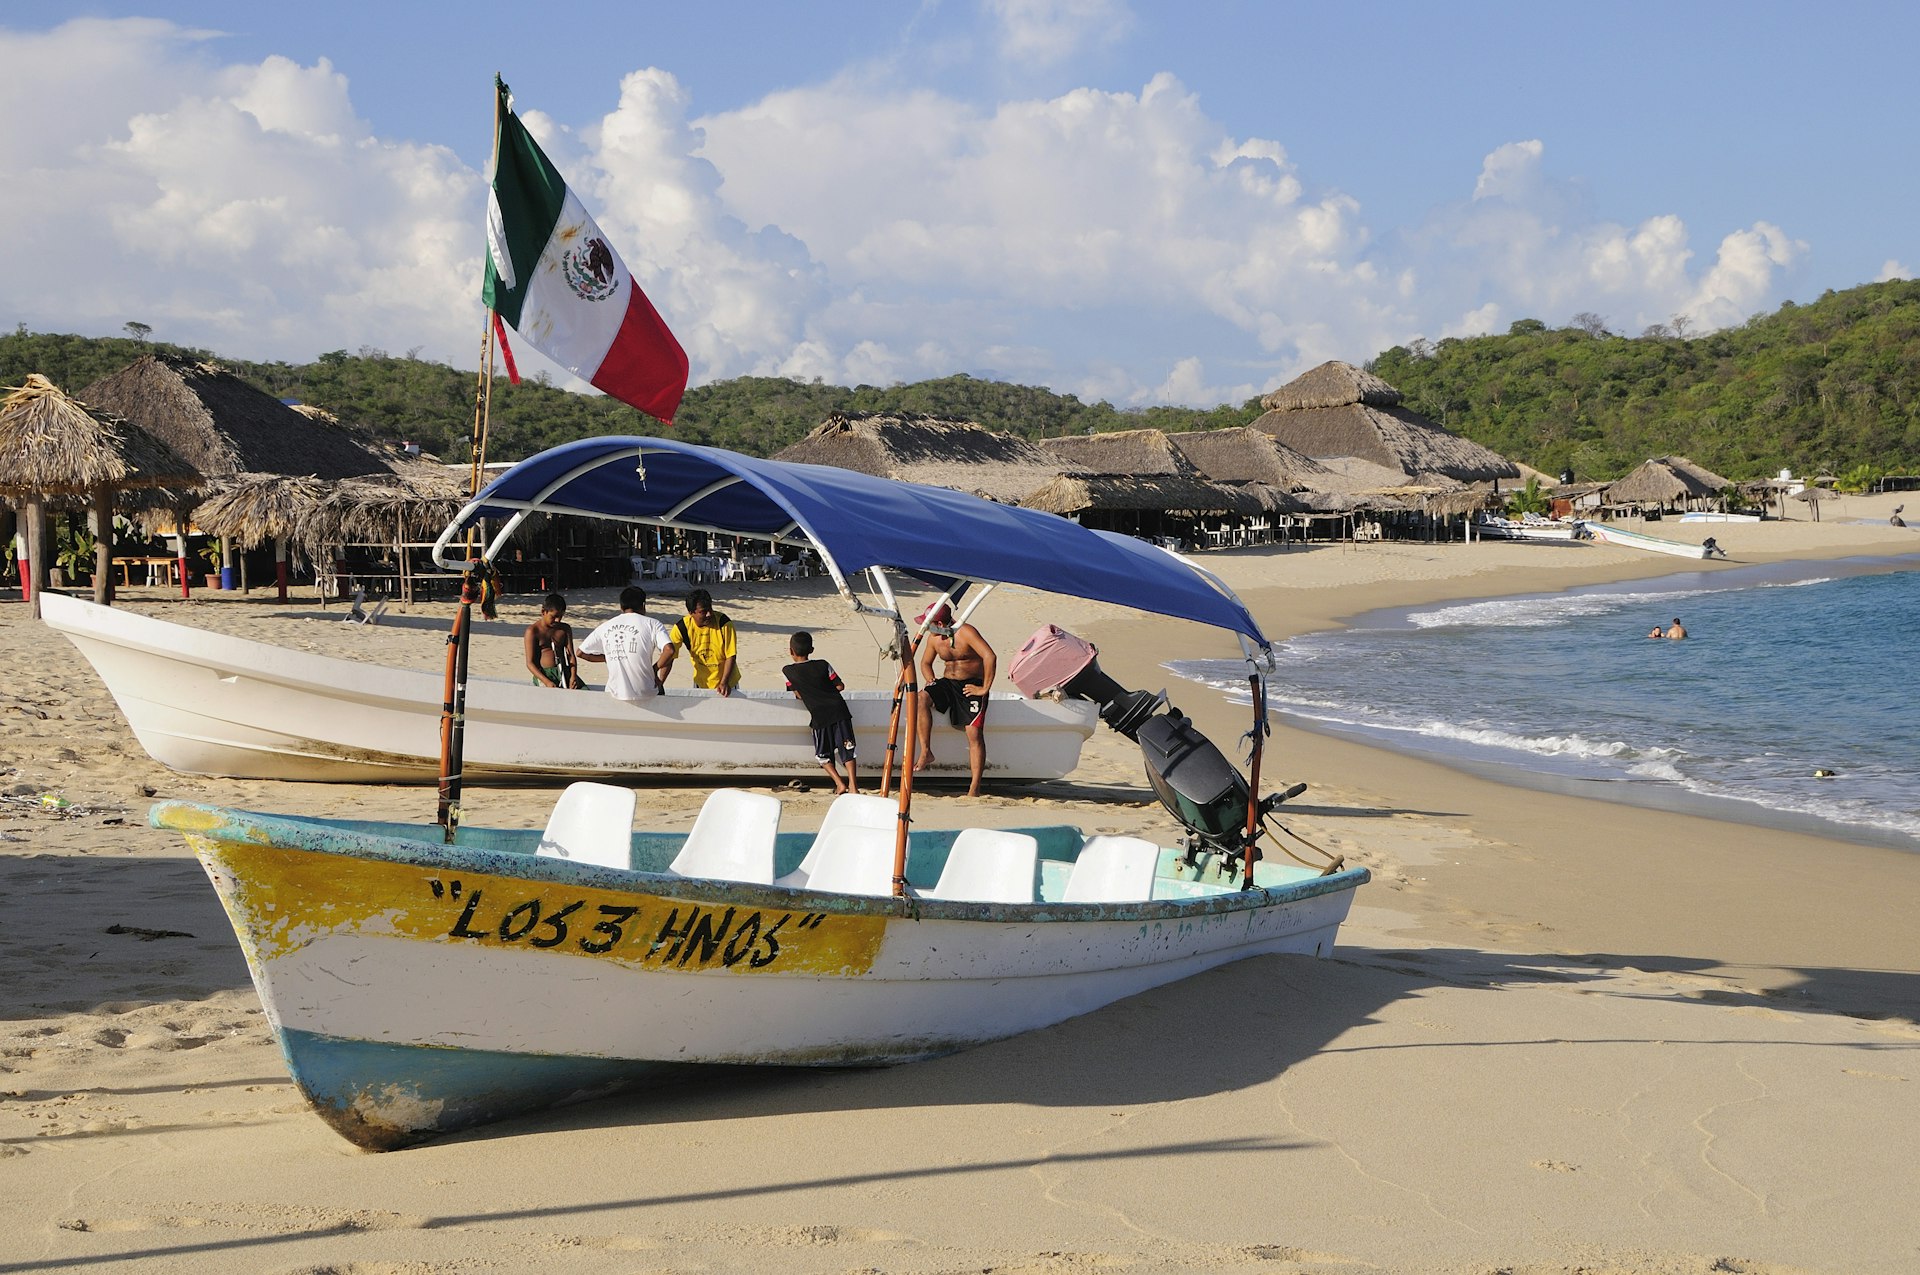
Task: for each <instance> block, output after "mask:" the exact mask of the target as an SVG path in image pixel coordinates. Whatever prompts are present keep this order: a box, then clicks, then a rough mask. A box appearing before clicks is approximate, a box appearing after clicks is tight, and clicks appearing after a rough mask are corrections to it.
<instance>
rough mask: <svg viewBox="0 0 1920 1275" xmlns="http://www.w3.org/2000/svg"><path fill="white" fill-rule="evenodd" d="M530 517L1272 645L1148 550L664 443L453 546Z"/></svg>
mask: <svg viewBox="0 0 1920 1275" xmlns="http://www.w3.org/2000/svg"><path fill="white" fill-rule="evenodd" d="M529 510H541V511H544V512H548V513H558V514H580V515H585V516H589V517H602V518H618V519H631V520H636V521H644V522H657V523H663V524H667V525H670V526H678V527H689V528H693V529H697V530H707V531H718V532H725V533H730V534H735V535H743V536H753V537H756V538H760V537H764V538H767V539H779V540H788V541H795V542H798V541H810V542H811V543H812V544H813V546H814V547H815V548H816V549H817V550H818V551H819V552H820V553H821V555H822V556H823V557H824V558H826V559H828V560H830V561H831V562H832V563H833V564H834V566H835V567H836V568H837V570H838V572H839V574H840V575H841V576H842V578H843V579H844V578H845V577H847V576H851V575H853V574H855V573H857V572H860V571H863V570H865V569H866V568H868V567H892V568H895V569H897V570H901V571H906V572H909V573H911V574H914V575H917V576H921V577H922V578H925V579H932V580H938V581H947V580H977V581H994V582H999V583H1004V584H1023V585H1028V586H1030V587H1032V588H1035V589H1040V590H1044V591H1046V592H1049V593H1063V594H1068V595H1070V596H1073V597H1080V598H1092V599H1094V600H1096V601H1100V602H1113V603H1117V604H1119V605H1121V606H1127V607H1132V608H1134V609H1136V610H1141V611H1153V612H1157V613H1159V614H1161V615H1172V616H1180V617H1182V618H1185V619H1190V620H1198V621H1200V622H1202V623H1205V624H1211V625H1214V626H1216V627H1218V628H1223V629H1229V630H1232V631H1233V632H1236V633H1240V634H1244V635H1245V636H1246V637H1248V638H1250V639H1252V641H1253V642H1255V643H1256V644H1257V645H1258V646H1260V647H1262V648H1264V647H1266V645H1267V640H1266V637H1265V636H1264V635H1263V634H1262V633H1261V632H1260V626H1259V625H1258V624H1256V623H1255V622H1254V619H1253V616H1252V615H1250V614H1249V613H1248V611H1247V609H1246V606H1245V605H1244V604H1243V603H1241V601H1240V599H1239V598H1237V597H1235V596H1234V595H1233V593H1232V591H1231V590H1229V589H1227V588H1226V586H1225V585H1223V584H1220V583H1218V582H1217V581H1214V580H1213V579H1212V577H1210V576H1208V575H1206V574H1204V573H1203V572H1201V571H1199V570H1198V569H1197V568H1195V567H1193V566H1192V565H1190V564H1188V563H1186V562H1183V561H1182V560H1180V559H1179V558H1177V557H1175V556H1173V555H1172V554H1170V553H1167V552H1166V551H1164V550H1161V549H1158V548H1155V547H1154V546H1153V545H1150V544H1147V543H1145V542H1144V541H1140V540H1136V539H1134V538H1133V537H1131V536H1121V535H1115V534H1112V533H1110V532H1104V531H1091V530H1089V529H1087V528H1085V527H1082V526H1080V525H1078V524H1077V523H1072V522H1068V521H1067V520H1066V519H1064V518H1059V517H1056V516H1054V515H1052V514H1044V513H1039V512H1036V511H1035V510H1031V509H1020V508H1016V507H1013V506H1010V505H997V504H994V503H993V502H992V501H989V500H982V499H980V498H979V497H977V496H969V495H966V494H964V493H962V492H957V491H950V490H948V489H946V488H944V487H923V486H920V485H918V484H916V483H902V482H894V481H892V480H891V479H886V478H875V477H873V476H871V475H869V474H862V473H857V472H855V471H853V470H850V469H837V468H834V467H832V466H827V465H797V464H792V463H789V462H785V461H773V460H760V459H757V458H755V457H752V456H743V455H741V454H739V453H738V452H730V451H724V450H722V449H720V448H717V447H700V446H696V445H694V444H692V443H680V442H674V441H671V440H669V439H662V438H635V437H612V438H587V439H581V440H579V441H578V442H572V443H565V444H562V445H561V446H559V447H554V448H551V449H549V450H547V451H544V452H541V453H540V454H539V455H537V456H533V457H530V458H528V459H526V460H523V461H521V462H520V463H519V464H517V465H515V466H513V467H512V468H511V469H508V470H507V471H505V472H504V473H502V474H501V475H500V476H499V477H498V478H495V479H494V480H493V481H492V482H491V483H488V484H487V486H486V489H485V490H484V491H482V492H481V493H480V494H479V495H478V496H476V497H475V498H474V499H473V501H471V502H470V503H469V504H468V505H467V507H466V508H465V509H463V510H461V512H460V514H459V516H458V517H457V518H456V519H455V520H454V522H453V523H452V524H451V525H450V526H449V527H448V528H447V530H446V531H445V532H443V533H442V534H441V538H440V540H441V544H442V545H446V544H448V543H450V542H451V541H452V540H453V538H454V537H456V536H457V535H458V534H459V533H460V532H462V531H464V530H465V529H466V528H467V527H468V526H470V525H472V523H473V522H474V521H475V520H476V519H480V518H488V519H496V520H497V519H503V518H509V517H512V516H513V515H514V514H516V513H520V512H523V511H529Z"/></svg>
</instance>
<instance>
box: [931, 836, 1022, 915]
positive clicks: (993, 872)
mask: <svg viewBox="0 0 1920 1275" xmlns="http://www.w3.org/2000/svg"><path fill="white" fill-rule="evenodd" d="M1039 866H1040V843H1039V842H1038V841H1036V840H1034V839H1033V838H1032V837H1030V836H1028V835H1027V834H1026V833H1024V832H1002V831H1000V830H999V829H996V828H965V829H962V830H961V833H960V835H959V836H957V837H955V838H954V839H953V848H952V849H951V850H949V851H947V865H946V867H944V868H942V869H941V870H940V883H939V884H938V885H936V886H934V887H933V889H931V890H927V891H923V894H924V895H925V897H927V898H929V899H948V900H965V901H967V902H970V903H1031V902H1033V878H1034V873H1035V872H1036V871H1037V870H1038V868H1039Z"/></svg>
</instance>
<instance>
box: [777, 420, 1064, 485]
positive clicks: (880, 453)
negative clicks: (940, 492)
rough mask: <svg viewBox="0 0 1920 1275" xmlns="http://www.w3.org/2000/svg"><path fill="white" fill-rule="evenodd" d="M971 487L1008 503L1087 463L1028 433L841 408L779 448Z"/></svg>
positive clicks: (877, 472) (796, 456)
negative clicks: (1065, 457)
mask: <svg viewBox="0 0 1920 1275" xmlns="http://www.w3.org/2000/svg"><path fill="white" fill-rule="evenodd" d="M773 459H775V460H784V461H796V462H799V463H801V464H807V465H834V466H837V467H839V468H841V469H852V470H857V471H859V472H860V473H863V474H872V475H874V476H875V477H878V478H892V479H896V480H898V481H900V482H909V483H924V484H927V485H928V486H933V487H951V488H953V489H955V490H957V491H965V492H972V493H974V494H976V495H981V496H986V497H987V498H989V499H992V500H998V501H1001V502H1003V503H1007V504H1017V503H1019V501H1020V499H1021V498H1022V497H1023V496H1025V495H1027V493H1029V492H1032V491H1034V490H1036V489H1038V488H1040V487H1042V486H1044V485H1046V484H1047V483H1049V482H1051V481H1052V480H1053V479H1055V478H1057V477H1059V476H1060V474H1061V472H1062V471H1063V470H1067V471H1073V472H1080V467H1079V466H1077V465H1072V464H1069V463H1066V462H1063V461H1061V460H1060V459H1059V458H1057V457H1055V456H1054V455H1052V454H1051V453H1049V452H1047V451H1045V450H1043V449H1042V448H1040V447H1038V446H1037V445H1035V444H1033V443H1030V442H1028V441H1027V440H1026V439H1024V438H1017V437H1015V436H1014V435H1011V434H999V433H995V432H994V431H992V430H988V429H983V428H981V427H980V426H978V425H974V424H970V423H968V422H966V421H951V420H942V419H940V418H938V417H934V416H925V415H920V414H918V413H872V414H861V415H854V416H842V415H840V414H839V413H835V414H834V415H832V416H829V417H828V418H827V419H826V420H825V421H823V422H822V423H821V424H820V425H819V426H818V427H817V428H816V429H814V431H813V432H812V433H810V434H808V435H807V436H806V437H805V438H803V439H801V440H800V441H799V442H797V443H795V444H794V445H793V446H791V447H788V448H786V449H785V450H783V451H781V452H780V453H778V454H777V455H775V456H774V458H773Z"/></svg>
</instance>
